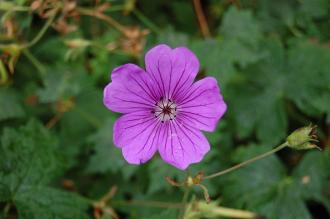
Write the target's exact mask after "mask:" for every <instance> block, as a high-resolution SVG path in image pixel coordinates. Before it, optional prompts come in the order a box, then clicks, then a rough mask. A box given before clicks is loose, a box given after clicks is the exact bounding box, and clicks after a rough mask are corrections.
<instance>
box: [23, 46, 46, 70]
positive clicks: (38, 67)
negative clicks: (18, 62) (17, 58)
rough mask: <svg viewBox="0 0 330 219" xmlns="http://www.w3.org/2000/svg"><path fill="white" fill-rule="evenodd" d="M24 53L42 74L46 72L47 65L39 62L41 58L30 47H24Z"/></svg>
mask: <svg viewBox="0 0 330 219" xmlns="http://www.w3.org/2000/svg"><path fill="white" fill-rule="evenodd" d="M23 54H24V55H25V56H26V58H28V59H29V60H30V62H31V63H32V64H33V65H34V66H35V67H36V69H37V70H38V72H39V73H40V74H41V75H45V74H46V68H45V66H44V65H43V64H42V63H41V62H39V60H38V59H37V58H36V57H35V56H34V55H33V54H32V53H31V52H30V51H29V50H28V49H23Z"/></svg>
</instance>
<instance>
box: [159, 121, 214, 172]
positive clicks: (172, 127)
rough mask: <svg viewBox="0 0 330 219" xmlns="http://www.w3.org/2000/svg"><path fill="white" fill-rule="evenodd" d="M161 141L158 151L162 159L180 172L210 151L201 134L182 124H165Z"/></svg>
mask: <svg viewBox="0 0 330 219" xmlns="http://www.w3.org/2000/svg"><path fill="white" fill-rule="evenodd" d="M161 139H162V141H161V144H160V145H159V148H158V150H159V153H160V156H161V157H162V159H163V160H164V161H165V162H167V163H169V164H171V165H173V166H175V167H176V168H179V169H182V170H184V169H186V168H187V167H188V166H189V165H190V164H192V163H198V162H200V161H201V160H202V159H203V157H204V155H205V154H206V153H207V152H208V151H209V150H210V144H209V143H208V141H207V139H206V138H205V136H204V135H203V134H202V132H201V131H199V130H197V129H195V128H193V127H190V126H188V125H185V124H184V123H179V122H173V123H166V124H165V125H164V128H163V131H162V134H161Z"/></svg>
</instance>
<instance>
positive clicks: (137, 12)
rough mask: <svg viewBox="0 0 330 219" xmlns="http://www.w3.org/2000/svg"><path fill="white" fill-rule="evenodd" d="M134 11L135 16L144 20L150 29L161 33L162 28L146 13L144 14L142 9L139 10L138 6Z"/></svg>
mask: <svg viewBox="0 0 330 219" xmlns="http://www.w3.org/2000/svg"><path fill="white" fill-rule="evenodd" d="M133 13H134V14H135V16H136V17H137V18H138V19H139V20H140V21H141V22H142V23H144V24H145V25H146V26H147V27H148V28H149V29H150V30H152V31H153V32H155V33H157V34H159V33H160V30H159V28H158V27H157V26H156V25H155V24H154V23H153V22H152V21H151V20H150V19H149V18H147V17H146V16H145V15H144V14H142V12H141V11H139V10H138V9H137V8H136V9H134V11H133Z"/></svg>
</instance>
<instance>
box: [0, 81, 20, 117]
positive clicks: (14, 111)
mask: <svg viewBox="0 0 330 219" xmlns="http://www.w3.org/2000/svg"><path fill="white" fill-rule="evenodd" d="M24 114H25V113H24V110H23V108H22V106H21V103H20V101H19V98H18V95H17V94H16V93H15V92H14V91H13V90H11V89H6V88H1V89H0V121H2V120H5V119H12V118H20V117H22V116H24Z"/></svg>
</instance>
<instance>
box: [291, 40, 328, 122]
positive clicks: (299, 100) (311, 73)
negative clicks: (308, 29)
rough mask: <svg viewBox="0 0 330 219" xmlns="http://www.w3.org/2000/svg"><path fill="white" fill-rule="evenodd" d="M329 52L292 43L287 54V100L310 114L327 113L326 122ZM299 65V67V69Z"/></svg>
mask: <svg viewBox="0 0 330 219" xmlns="http://www.w3.org/2000/svg"><path fill="white" fill-rule="evenodd" d="M329 59H330V51H329V49H327V48H324V47H322V46H321V45H318V44H315V43H311V42H309V41H307V40H299V41H296V42H294V43H292V45H291V48H290V50H289V52H288V69H289V72H290V74H289V76H288V79H287V80H288V81H289V82H292V81H294V83H288V84H287V87H286V90H287V91H286V92H287V94H288V97H289V98H290V99H291V100H292V101H293V102H294V103H295V104H296V105H297V106H298V107H299V109H301V110H302V111H303V112H305V113H307V114H310V115H320V114H321V113H327V115H328V121H329V120H330V110H329V109H330V103H329V101H325V100H326V99H329V98H330V87H329V84H330V74H329V72H330V62H329ZM302 66H303V68H302Z"/></svg>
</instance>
